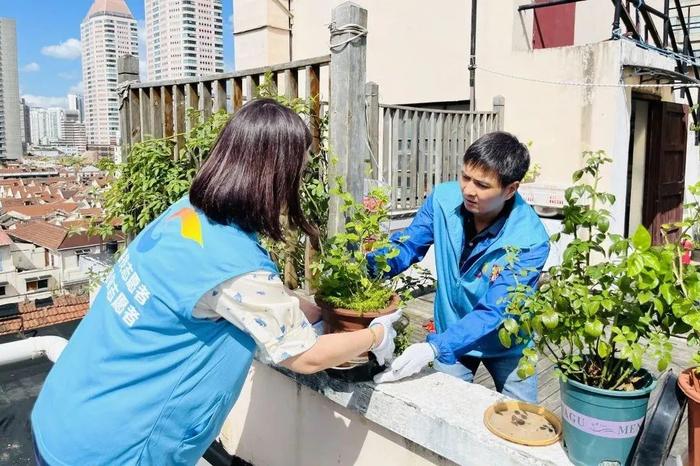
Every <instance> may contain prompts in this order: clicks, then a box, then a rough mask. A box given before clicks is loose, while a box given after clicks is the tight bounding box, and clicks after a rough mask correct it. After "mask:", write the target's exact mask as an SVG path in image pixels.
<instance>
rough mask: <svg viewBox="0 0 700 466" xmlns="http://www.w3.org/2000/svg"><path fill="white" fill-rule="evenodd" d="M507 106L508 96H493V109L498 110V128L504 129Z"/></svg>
mask: <svg viewBox="0 0 700 466" xmlns="http://www.w3.org/2000/svg"><path fill="white" fill-rule="evenodd" d="M505 108H506V98H505V97H503V96H502V95H497V96H495V97H494V98H493V111H494V112H496V128H495V129H496V130H497V131H503V120H504V114H505Z"/></svg>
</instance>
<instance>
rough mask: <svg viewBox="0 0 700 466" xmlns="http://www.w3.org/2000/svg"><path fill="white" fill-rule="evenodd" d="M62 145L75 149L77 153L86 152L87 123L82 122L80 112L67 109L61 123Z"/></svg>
mask: <svg viewBox="0 0 700 466" xmlns="http://www.w3.org/2000/svg"><path fill="white" fill-rule="evenodd" d="M61 133H62V135H63V137H62V138H61V146H65V147H68V148H70V149H73V151H74V152H75V153H82V152H85V148H86V142H87V141H86V140H85V125H84V124H83V123H81V122H80V112H78V111H77V110H66V111H65V113H64V118H63V123H62V125H61Z"/></svg>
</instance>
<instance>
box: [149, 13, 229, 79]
mask: <svg viewBox="0 0 700 466" xmlns="http://www.w3.org/2000/svg"><path fill="white" fill-rule="evenodd" d="M221 1H222V0H146V36H147V48H146V64H147V80H149V81H155V80H160V79H176V78H184V77H195V76H202V75H209V74H214V73H223V72H224V35H223V18H222V13H221V11H222V10H221V9H222V6H221Z"/></svg>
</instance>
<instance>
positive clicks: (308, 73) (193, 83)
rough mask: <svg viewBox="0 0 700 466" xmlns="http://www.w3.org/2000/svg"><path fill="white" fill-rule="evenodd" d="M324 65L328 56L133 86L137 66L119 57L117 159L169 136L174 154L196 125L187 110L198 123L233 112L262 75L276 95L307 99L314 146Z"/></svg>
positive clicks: (252, 94) (251, 94)
mask: <svg viewBox="0 0 700 466" xmlns="http://www.w3.org/2000/svg"><path fill="white" fill-rule="evenodd" d="M329 65H330V55H326V56H322V57H317V58H310V59H307V60H299V61H294V62H289V63H284V64H280V65H273V66H269V67H264V68H255V69H249V70H244V71H237V72H233V73H222V74H215V75H209V76H205V77H198V78H186V79H174V80H164V81H156V82H144V83H141V82H138V80H136V79H130V78H133V77H135V76H136V77H137V76H138V61H137V60H134V59H133V57H123V59H122V62H121V63H120V83H121V106H120V115H119V117H120V129H121V140H122V147H123V154H126V153H128V150H129V146H131V145H133V144H135V143H137V142H141V141H143V140H145V139H148V138H163V137H174V138H175V141H176V150H175V154H176V157H177V154H178V153H179V151H180V149H181V148H182V147H183V144H184V137H185V133H186V132H187V131H188V130H189V129H191V128H192V127H193V126H194V125H196V124H197V121H195V120H194V119H192V118H188V116H187V110H188V109H196V110H199V112H200V115H201V118H202V119H205V118H207V117H209V116H210V115H211V114H212V113H213V112H217V111H219V110H222V109H224V110H226V111H228V112H230V113H232V112H235V111H236V110H238V109H239V108H240V107H241V106H242V105H243V104H244V103H246V102H248V101H249V100H252V99H253V98H254V97H255V96H256V91H257V88H258V86H260V84H261V83H262V82H263V79H264V76H265V74H266V73H271V75H272V79H273V81H274V84H275V86H276V87H277V89H278V92H279V93H280V94H282V95H286V96H287V97H290V98H293V97H302V98H308V97H313V99H312V100H311V102H312V105H311V114H310V116H309V124H310V125H309V126H310V128H311V131H312V134H313V136H314V144H315V145H316V147H314V148H313V149H316V148H317V145H318V143H319V127H318V122H319V118H320V116H321V111H322V110H321V98H320V94H321V92H320V82H321V69H322V68H323V67H328V66H329Z"/></svg>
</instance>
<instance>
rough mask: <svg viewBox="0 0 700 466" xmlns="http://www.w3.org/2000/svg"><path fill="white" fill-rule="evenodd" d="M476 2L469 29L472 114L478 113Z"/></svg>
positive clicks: (473, 6)
mask: <svg viewBox="0 0 700 466" xmlns="http://www.w3.org/2000/svg"><path fill="white" fill-rule="evenodd" d="M476 1H477V0H472V11H471V14H472V16H471V25H470V27H469V29H470V31H469V33H470V37H469V110H470V111H472V112H476Z"/></svg>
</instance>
